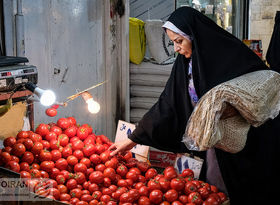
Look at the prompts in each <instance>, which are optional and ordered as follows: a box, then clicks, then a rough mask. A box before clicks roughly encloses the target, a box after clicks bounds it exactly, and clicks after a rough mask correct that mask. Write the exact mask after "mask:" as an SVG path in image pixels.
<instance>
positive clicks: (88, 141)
mask: <svg viewBox="0 0 280 205" xmlns="http://www.w3.org/2000/svg"><path fill="white" fill-rule="evenodd" d="M95 139H96V136H95V135H94V134H91V135H88V136H87V138H86V139H85V140H84V143H85V144H95Z"/></svg>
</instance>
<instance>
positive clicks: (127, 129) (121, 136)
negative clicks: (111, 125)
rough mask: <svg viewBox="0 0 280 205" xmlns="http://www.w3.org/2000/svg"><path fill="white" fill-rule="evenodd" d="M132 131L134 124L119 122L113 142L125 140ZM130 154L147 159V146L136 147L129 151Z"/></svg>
mask: <svg viewBox="0 0 280 205" xmlns="http://www.w3.org/2000/svg"><path fill="white" fill-rule="evenodd" d="M134 129H135V125H134V124H131V123H128V122H125V121H122V120H119V122H118V127H117V133H116V138H115V142H119V141H123V140H126V139H127V138H128V136H129V135H130V134H131V133H132V132H133V130H134ZM131 152H133V153H135V154H138V155H140V156H142V157H145V158H147V157H148V152H149V146H145V145H136V146H135V147H133V148H132V149H131Z"/></svg>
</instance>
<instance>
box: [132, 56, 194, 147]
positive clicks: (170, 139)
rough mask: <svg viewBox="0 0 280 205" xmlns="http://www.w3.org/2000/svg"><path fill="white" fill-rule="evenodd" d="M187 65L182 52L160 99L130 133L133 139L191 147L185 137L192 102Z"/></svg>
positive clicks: (153, 144)
mask: <svg viewBox="0 0 280 205" xmlns="http://www.w3.org/2000/svg"><path fill="white" fill-rule="evenodd" d="M185 65H186V63H185V60H184V56H178V57H177V59H176V61H175V63H174V66H173V68H172V72H171V75H170V77H169V79H168V81H167V84H166V86H165V89H164V91H163V92H162V94H161V96H160V98H159V100H158V101H157V103H156V104H155V105H154V106H153V107H152V108H151V109H150V110H149V111H148V112H147V113H146V114H145V115H144V117H143V118H142V119H141V120H140V121H139V123H138V126H137V127H136V129H135V130H134V132H133V133H132V134H131V135H130V136H129V138H130V139H131V140H132V141H134V142H136V143H138V144H144V145H148V146H152V147H155V148H158V149H161V150H166V151H171V152H186V151H187V149H186V147H185V145H184V144H183V143H182V142H181V141H182V137H183V134H184V132H185V128H186V124H187V120H188V118H189V116H190V114H191V112H192V106H191V104H190V99H189V96H188V95H187V93H188V91H187V75H186V72H185V71H186V66H185ZM187 65H188V64H187Z"/></svg>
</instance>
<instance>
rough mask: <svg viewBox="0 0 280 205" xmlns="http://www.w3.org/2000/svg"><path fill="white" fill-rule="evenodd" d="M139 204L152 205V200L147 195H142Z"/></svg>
mask: <svg viewBox="0 0 280 205" xmlns="http://www.w3.org/2000/svg"><path fill="white" fill-rule="evenodd" d="M138 204H139V205H151V204H152V203H151V201H150V199H149V198H148V197H147V196H140V198H139V199H138Z"/></svg>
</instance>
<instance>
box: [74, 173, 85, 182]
mask: <svg viewBox="0 0 280 205" xmlns="http://www.w3.org/2000/svg"><path fill="white" fill-rule="evenodd" d="M74 178H75V179H76V181H77V183H78V184H83V183H84V182H85V181H86V176H85V174H84V173H82V172H77V173H76V174H75V176H74Z"/></svg>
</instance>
